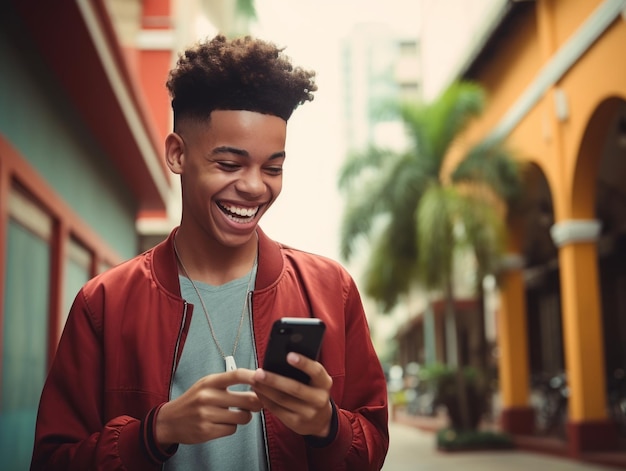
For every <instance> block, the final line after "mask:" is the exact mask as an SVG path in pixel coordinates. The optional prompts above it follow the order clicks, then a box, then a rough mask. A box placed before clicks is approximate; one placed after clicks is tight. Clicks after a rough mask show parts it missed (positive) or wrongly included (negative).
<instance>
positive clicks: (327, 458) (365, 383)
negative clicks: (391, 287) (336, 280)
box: [308, 279, 389, 471]
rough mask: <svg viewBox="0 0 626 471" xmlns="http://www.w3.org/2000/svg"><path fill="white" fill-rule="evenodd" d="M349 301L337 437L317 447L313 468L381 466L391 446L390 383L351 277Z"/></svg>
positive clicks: (313, 449)
mask: <svg viewBox="0 0 626 471" xmlns="http://www.w3.org/2000/svg"><path fill="white" fill-rule="evenodd" d="M345 299H346V301H345V312H344V315H345V378H344V385H343V396H342V397H337V398H334V400H335V407H336V408H337V433H336V436H335V439H334V440H333V441H332V442H331V443H330V444H327V445H326V446H323V447H311V446H310V444H309V451H308V460H309V465H310V469H315V470H318V469H319V470H324V469H337V470H353V471H357V470H358V471H365V470H380V469H381V468H382V466H383V462H384V459H385V456H386V454H387V449H388V447H389V431H388V409H387V386H386V380H385V376H384V373H383V371H382V367H381V365H380V361H379V359H378V356H377V355H376V352H375V350H374V347H373V345H372V342H371V337H370V332H369V327H368V325H367V319H366V317H365V313H364V311H363V306H362V304H361V298H360V296H359V293H358V291H357V288H356V286H355V284H354V282H353V281H352V279H350V282H349V283H348V287H347V288H346V298H345Z"/></svg>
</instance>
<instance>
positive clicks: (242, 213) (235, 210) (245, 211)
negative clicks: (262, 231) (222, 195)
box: [222, 205, 259, 218]
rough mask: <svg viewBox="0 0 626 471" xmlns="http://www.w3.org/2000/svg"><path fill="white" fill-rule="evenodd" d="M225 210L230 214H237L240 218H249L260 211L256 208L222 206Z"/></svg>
mask: <svg viewBox="0 0 626 471" xmlns="http://www.w3.org/2000/svg"><path fill="white" fill-rule="evenodd" d="M222 207H223V208H224V209H225V210H227V211H228V212H230V213H232V214H236V215H237V216H239V217H244V218H249V217H252V216H254V215H255V214H256V213H257V211H258V210H259V207H258V206H256V207H254V208H239V207H237V206H226V205H224V206H222Z"/></svg>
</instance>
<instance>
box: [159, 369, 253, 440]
mask: <svg viewBox="0 0 626 471" xmlns="http://www.w3.org/2000/svg"><path fill="white" fill-rule="evenodd" d="M254 373H255V372H254V371H252V370H247V369H244V368H240V369H238V370H235V371H228V372H226V373H218V374H212V375H208V376H205V377H204V378H201V379H199V380H198V381H197V382H196V383H195V384H194V385H193V386H191V387H190V388H189V389H188V390H187V391H185V393H184V394H182V395H181V396H180V397H178V398H176V399H174V400H172V401H170V402H168V403H166V404H164V405H163V406H162V407H161V409H160V410H159V413H158V415H157V418H156V431H155V435H156V440H157V442H158V443H159V445H160V446H162V447H163V448H167V447H169V446H170V445H173V444H175V443H184V444H194V443H202V442H206V441H208V440H213V439H215V438H219V437H224V436H227V435H232V434H233V433H235V431H236V430H237V425H244V424H247V423H248V422H250V420H251V419H252V412H259V411H260V410H261V401H260V400H259V398H258V397H257V395H256V393H254V392H252V391H245V392H242V391H230V390H229V389H228V388H229V387H230V386H234V385H236V384H248V385H251V384H253V382H254V379H253V378H254Z"/></svg>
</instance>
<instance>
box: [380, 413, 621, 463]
mask: <svg viewBox="0 0 626 471" xmlns="http://www.w3.org/2000/svg"><path fill="white" fill-rule="evenodd" d="M389 433H390V445H389V453H388V454H387V459H386V460H385V465H384V466H383V468H382V469H383V471H416V470H419V471H445V470H446V469H450V470H452V469H455V470H456V469H462V470H463V471H479V470H480V471H484V470H507V471H522V470H523V471H527V470H532V471H543V470H546V471H548V470H549V471H608V470H611V471H614V470H615V468H612V467H606V466H600V465H593V464H588V463H583V462H579V461H574V460H571V459H568V458H560V457H554V456H549V455H545V454H540V453H531V452H525V451H519V450H507V451H492V452H482V451H480V452H479V451H472V452H467V453H463V452H459V453H445V452H440V451H437V449H436V447H435V435H434V434H433V433H432V432H427V431H423V430H420V429H417V428H415V427H412V426H410V425H404V424H401V423H398V422H390V423H389Z"/></svg>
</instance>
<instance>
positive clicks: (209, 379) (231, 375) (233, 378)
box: [199, 368, 254, 389]
mask: <svg viewBox="0 0 626 471" xmlns="http://www.w3.org/2000/svg"><path fill="white" fill-rule="evenodd" d="M199 381H200V382H202V385H203V386H207V387H212V388H218V389H226V388H228V387H229V386H233V385H235V384H247V385H252V384H253V382H254V371H252V370H248V369H245V368H239V369H237V370H233V371H226V372H224V373H215V374H210V375H208V376H205V377H204V378H201V379H200V380H199Z"/></svg>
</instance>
